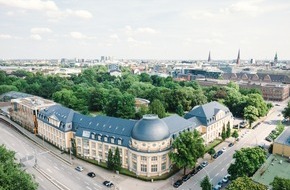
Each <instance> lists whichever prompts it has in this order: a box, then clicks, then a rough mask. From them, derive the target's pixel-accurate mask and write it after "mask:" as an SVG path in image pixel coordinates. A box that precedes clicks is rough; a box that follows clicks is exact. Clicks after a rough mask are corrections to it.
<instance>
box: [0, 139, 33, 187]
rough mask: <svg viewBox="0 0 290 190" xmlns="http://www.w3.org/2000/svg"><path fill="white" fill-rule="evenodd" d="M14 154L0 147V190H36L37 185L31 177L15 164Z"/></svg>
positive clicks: (2, 146)
mask: <svg viewBox="0 0 290 190" xmlns="http://www.w3.org/2000/svg"><path fill="white" fill-rule="evenodd" d="M15 160H16V158H15V152H13V151H10V150H7V149H6V147H5V146H4V145H0V189H3V190H4V189H31V190H36V189H37V187H38V184H37V183H36V182H34V181H33V179H32V176H31V175H30V174H28V173H26V172H25V171H23V170H22V168H21V165H20V164H17V163H15V162H14V161H15Z"/></svg>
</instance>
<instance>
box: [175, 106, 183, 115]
mask: <svg viewBox="0 0 290 190" xmlns="http://www.w3.org/2000/svg"><path fill="white" fill-rule="evenodd" d="M176 113H177V114H178V115H180V116H183V115H184V111H183V106H182V105H181V104H178V106H177V108H176Z"/></svg>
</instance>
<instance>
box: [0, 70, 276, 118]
mask: <svg viewBox="0 0 290 190" xmlns="http://www.w3.org/2000/svg"><path fill="white" fill-rule="evenodd" d="M122 70H123V71H124V72H123V76H122V77H114V76H110V75H109V74H108V72H107V68H106V67H104V66H97V67H93V68H88V69H86V70H84V71H83V72H82V73H81V74H80V75H78V76H77V75H74V76H72V77H71V78H61V77H59V76H57V75H55V76H52V75H43V74H41V73H36V74H33V73H31V72H26V71H21V70H20V71H15V72H14V73H12V75H7V74H6V73H5V72H4V71H0V79H1V80H0V94H2V93H4V92H7V91H11V90H14V91H21V92H25V93H29V94H33V95H37V96H41V97H43V98H47V99H53V100H54V101H56V102H58V103H61V104H63V105H64V106H66V107H69V108H72V109H74V110H77V111H80V112H81V113H83V114H89V113H90V112H102V113H104V114H106V115H109V116H115V117H121V118H137V119H138V118H140V115H142V114H144V113H156V114H158V115H159V117H165V116H166V112H174V113H178V114H179V115H183V114H184V111H190V110H191V109H192V108H193V107H194V106H196V105H201V104H204V103H206V102H210V101H219V102H221V103H223V104H225V105H226V106H227V107H229V109H230V110H231V112H232V113H233V115H234V116H235V117H243V116H244V115H245V116H246V117H248V118H249V120H250V119H251V118H253V119H255V117H250V116H248V115H249V113H254V115H255V116H257V117H260V116H264V115H265V114H266V113H267V111H268V109H269V108H270V105H267V104H266V103H265V102H264V101H263V98H262V96H261V94H260V92H259V91H257V90H245V89H239V87H238V85H237V84H235V83H229V84H228V85H227V86H224V87H220V86H212V87H204V88H201V87H200V85H198V83H197V82H195V81H189V82H185V81H181V82H177V81H173V79H172V77H167V78H163V77H158V76H156V75H154V76H150V75H148V74H146V73H142V74H141V75H132V74H130V72H129V71H128V69H127V68H122ZM136 97H139V98H145V99H148V100H150V102H151V104H152V103H153V102H154V101H157V100H158V101H157V102H158V103H156V104H157V105H156V104H155V105H154V106H152V108H150V109H147V110H146V109H142V112H141V113H140V112H139V113H137V114H136V113H135V109H134V105H135V104H134V103H135V99H134V98H136ZM249 106H252V107H249ZM253 107H254V111H251V110H253ZM245 108H247V110H248V111H247V112H245V111H244V110H245ZM255 109H256V110H255Z"/></svg>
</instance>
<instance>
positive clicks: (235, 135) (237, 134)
mask: <svg viewBox="0 0 290 190" xmlns="http://www.w3.org/2000/svg"><path fill="white" fill-rule="evenodd" d="M232 137H234V138H235V141H236V139H237V138H238V137H239V133H238V131H237V130H234V132H233V134H232Z"/></svg>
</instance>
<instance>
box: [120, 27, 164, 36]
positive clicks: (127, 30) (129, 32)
mask: <svg viewBox="0 0 290 190" xmlns="http://www.w3.org/2000/svg"><path fill="white" fill-rule="evenodd" d="M123 31H124V32H125V34H127V35H128V36H133V35H137V34H156V33H158V32H157V31H156V30H155V29H153V28H150V27H144V28H137V29H133V28H132V27H131V26H129V25H128V26H125V29H123Z"/></svg>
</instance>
